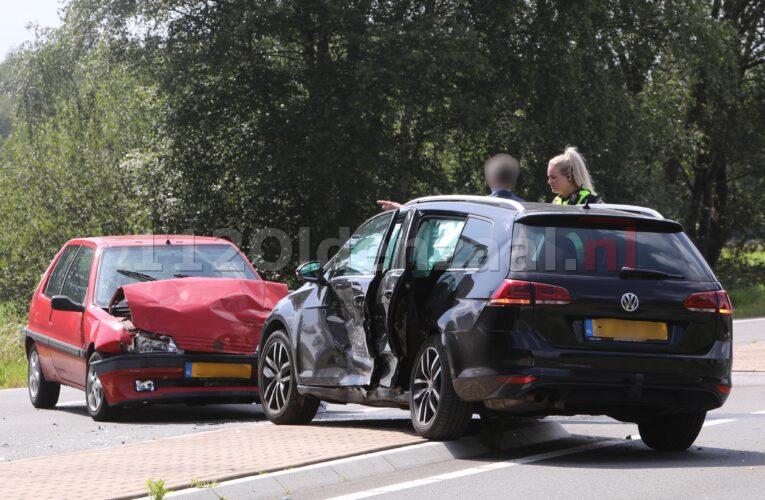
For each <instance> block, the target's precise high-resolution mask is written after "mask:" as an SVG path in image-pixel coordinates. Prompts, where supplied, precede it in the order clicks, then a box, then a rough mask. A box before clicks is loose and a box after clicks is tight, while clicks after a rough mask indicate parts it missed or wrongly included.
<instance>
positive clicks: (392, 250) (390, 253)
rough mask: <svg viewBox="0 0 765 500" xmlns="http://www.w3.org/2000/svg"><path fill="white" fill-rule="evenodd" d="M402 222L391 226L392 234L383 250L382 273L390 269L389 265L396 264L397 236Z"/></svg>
mask: <svg viewBox="0 0 765 500" xmlns="http://www.w3.org/2000/svg"><path fill="white" fill-rule="evenodd" d="M403 222H404V221H403V220H401V221H400V222H396V224H395V225H394V226H393V232H392V233H391V235H390V240H388V246H387V247H386V248H385V260H383V271H387V270H389V269H390V268H391V265H392V264H393V263H394V262H396V260H397V258H398V236H399V234H400V233H401V225H402V224H403Z"/></svg>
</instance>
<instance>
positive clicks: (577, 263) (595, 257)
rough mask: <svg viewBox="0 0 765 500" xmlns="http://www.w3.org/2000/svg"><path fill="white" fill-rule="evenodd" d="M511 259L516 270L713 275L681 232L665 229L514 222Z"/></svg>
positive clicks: (686, 277)
mask: <svg viewBox="0 0 765 500" xmlns="http://www.w3.org/2000/svg"><path fill="white" fill-rule="evenodd" d="M511 258H512V263H511V270H512V271H516V272H518V271H521V272H522V271H534V272H543V273H575V274H584V275H593V276H617V275H619V272H620V270H622V268H624V267H627V268H637V269H645V270H649V271H657V272H659V273H667V274H668V275H672V276H671V277H670V279H684V280H688V281H714V279H715V278H714V275H713V274H712V272H711V271H710V270H709V267H708V266H707V264H706V262H704V260H703V258H702V257H701V256H700V254H699V252H698V251H697V250H696V248H695V247H694V246H693V244H692V243H691V241H690V240H689V239H688V237H687V236H686V235H685V233H683V232H682V231H672V230H667V228H666V227H663V228H659V227H651V226H647V227H639V226H637V225H615V224H613V223H609V224H607V225H606V226H605V227H598V225H590V226H586V227H577V226H575V225H573V224H565V225H564V224H561V225H556V226H541V225H540V226H536V225H527V224H517V225H516V229H515V231H514V232H513V241H512V257H511Z"/></svg>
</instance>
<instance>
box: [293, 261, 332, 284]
mask: <svg viewBox="0 0 765 500" xmlns="http://www.w3.org/2000/svg"><path fill="white" fill-rule="evenodd" d="M295 274H297V275H298V276H299V277H300V278H301V279H302V280H303V281H305V282H307V283H318V284H319V285H323V284H325V283H326V282H327V279H326V278H325V277H324V270H323V269H322V268H321V262H319V261H318V260H312V261H310V262H306V263H305V264H303V265H302V266H300V267H298V268H297V270H296V271H295Z"/></svg>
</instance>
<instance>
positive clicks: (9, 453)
mask: <svg viewBox="0 0 765 500" xmlns="http://www.w3.org/2000/svg"><path fill="white" fill-rule="evenodd" d="M0 408H2V412H1V414H0V462H1V461H8V460H18V459H21V458H31V457H39V456H45V455H53V454H60V453H69V452H75V451H84V450H93V449H98V448H107V447H111V446H120V445H122V444H127V443H138V442H142V441H149V440H153V439H159V438H165V437H170V436H178V435H182V434H191V433H195V432H204V431H211V430H218V429H225V428H227V427H238V426H241V425H242V424H243V423H252V422H258V421H264V420H265V419H266V418H265V416H264V415H263V411H262V409H261V408H260V405H254V404H253V405H245V404H240V405H208V406H186V405H156V406H149V407H146V408H142V409H140V410H139V409H133V410H128V411H125V412H124V413H123V414H122V417H121V418H120V421H118V422H94V421H93V420H92V419H91V418H90V417H89V416H88V410H87V408H86V407H85V393H83V392H82V391H78V390H76V389H71V388H69V387H62V388H61V396H60V398H59V403H58V405H57V406H56V408H55V409H51V410H37V409H35V408H34V407H32V404H31V403H30V402H29V396H28V394H27V389H26V388H24V389H6V390H0ZM408 417H409V412H405V411H401V410H395V409H387V408H368V407H363V406H359V405H328V406H327V410H323V409H320V410H319V414H318V415H317V416H316V420H334V421H338V420H360V419H381V418H382V419H385V418H402V419H404V418H408Z"/></svg>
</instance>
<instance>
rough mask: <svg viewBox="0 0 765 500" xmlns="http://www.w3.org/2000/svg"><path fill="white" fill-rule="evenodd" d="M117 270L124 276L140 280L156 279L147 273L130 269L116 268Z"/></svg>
mask: <svg viewBox="0 0 765 500" xmlns="http://www.w3.org/2000/svg"><path fill="white" fill-rule="evenodd" d="M117 272H118V273H120V274H124V275H125V276H127V277H129V278H135V279H137V280H141V281H157V278H155V277H154V276H149V275H148V274H143V273H138V272H135V271H130V270H128V269H117Z"/></svg>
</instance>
